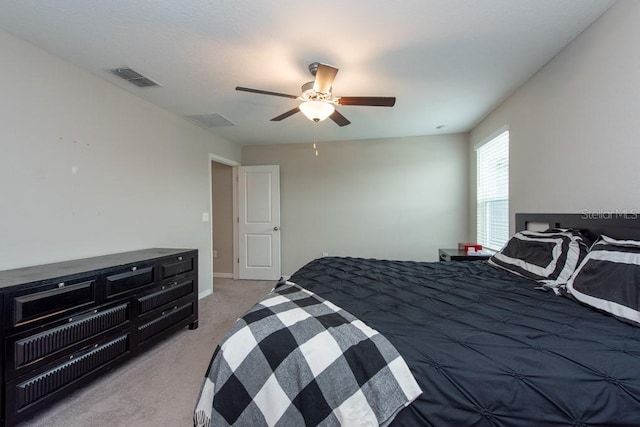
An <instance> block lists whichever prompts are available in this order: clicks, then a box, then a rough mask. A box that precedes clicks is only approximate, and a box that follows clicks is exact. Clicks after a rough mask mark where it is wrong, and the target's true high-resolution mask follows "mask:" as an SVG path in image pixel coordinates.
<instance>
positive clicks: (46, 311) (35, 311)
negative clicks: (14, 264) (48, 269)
mask: <svg viewBox="0 0 640 427" xmlns="http://www.w3.org/2000/svg"><path fill="white" fill-rule="evenodd" d="M27 292H28V293H27ZM95 296H96V282H95V280H86V281H76V283H73V282H72V283H68V282H52V283H48V284H46V285H42V286H38V287H37V288H36V289H31V290H29V291H19V292H17V293H13V294H11V293H10V294H8V295H7V296H6V297H5V298H6V299H7V303H6V305H5V307H7V309H8V310H7V313H6V315H5V316H6V317H5V320H6V324H5V327H16V326H22V325H25V324H28V323H32V322H36V321H39V320H40V321H42V320H49V319H54V318H58V317H62V316H67V315H68V313H70V312H76V311H78V310H81V309H82V308H84V307H86V306H89V305H91V304H94V303H95Z"/></svg>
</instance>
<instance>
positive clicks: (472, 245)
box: [458, 243, 482, 253]
mask: <svg viewBox="0 0 640 427" xmlns="http://www.w3.org/2000/svg"><path fill="white" fill-rule="evenodd" d="M471 248H473V250H474V252H480V251H481V250H482V245H479V244H477V243H458V249H459V250H461V251H462V252H464V253H467V252H469V249H471Z"/></svg>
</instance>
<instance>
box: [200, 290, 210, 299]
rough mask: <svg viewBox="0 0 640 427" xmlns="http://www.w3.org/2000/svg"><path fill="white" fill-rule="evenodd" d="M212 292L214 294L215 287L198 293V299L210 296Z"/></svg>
mask: <svg viewBox="0 0 640 427" xmlns="http://www.w3.org/2000/svg"><path fill="white" fill-rule="evenodd" d="M211 294H213V289H207V290H206V291H202V292H200V293H198V299H202V298H205V297H208V296H209V295H211Z"/></svg>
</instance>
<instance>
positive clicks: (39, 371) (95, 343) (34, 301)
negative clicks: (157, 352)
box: [0, 249, 198, 426]
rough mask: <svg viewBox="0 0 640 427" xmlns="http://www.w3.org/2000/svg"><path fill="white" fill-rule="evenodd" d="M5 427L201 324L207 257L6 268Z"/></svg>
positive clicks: (1, 291)
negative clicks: (201, 262) (201, 272)
mask: <svg viewBox="0 0 640 427" xmlns="http://www.w3.org/2000/svg"><path fill="white" fill-rule="evenodd" d="M0 307H1V309H2V312H1V313H0V322H1V328H0V338H1V342H2V352H0V366H1V367H2V370H1V371H0V378H1V383H2V388H1V389H0V405H1V407H0V408H1V415H0V417H1V421H0V425H1V426H5V425H6V426H12V425H14V424H16V423H17V422H19V421H22V420H24V419H26V418H28V417H29V416H30V415H31V414H33V413H34V412H36V411H38V410H39V409H41V408H43V407H44V406H47V405H48V404H50V403H51V402H53V401H55V400H57V399H59V398H61V397H63V396H64V395H66V394H68V393H69V392H70V391H72V390H75V389H76V388H78V387H81V386H82V385H84V384H85V383H87V382H88V381H90V380H91V379H93V378H95V377H97V376H98V375H100V374H102V373H104V372H105V371H107V370H109V369H111V368H112V367H114V366H116V365H117V364H119V363H122V362H123V361H125V360H126V359H128V358H130V357H131V356H134V355H136V354H137V353H138V352H140V351H142V350H144V349H146V348H147V347H149V346H150V345H151V344H153V343H154V342H157V341H158V340H160V339H162V338H164V337H165V336H166V335H167V334H169V333H171V332H173V331H176V330H178V329H181V328H183V327H185V326H187V325H188V326H189V328H190V329H195V328H197V327H198V251H197V250H188V249H145V250H140V251H133V252H126V253H120V254H113V255H105V256H100V257H94V258H85V259H80V260H74V261H67V262H60V263H55V264H47V265H40V266H34V267H26V268H19V269H15V270H6V271H0Z"/></svg>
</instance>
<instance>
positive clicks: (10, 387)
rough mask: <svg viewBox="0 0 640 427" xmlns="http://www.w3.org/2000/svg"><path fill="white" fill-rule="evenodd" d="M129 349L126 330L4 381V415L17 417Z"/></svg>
mask: <svg viewBox="0 0 640 427" xmlns="http://www.w3.org/2000/svg"><path fill="white" fill-rule="evenodd" d="M130 353H131V340H130V336H129V334H128V333H123V334H121V335H119V336H116V337H115V338H113V337H112V338H108V339H107V340H105V341H102V342H100V343H96V344H94V345H91V346H87V347H85V348H83V349H81V350H78V351H77V352H75V353H73V354H70V355H68V356H66V357H64V358H60V359H58V360H57V361H56V362H55V363H54V364H51V365H49V366H48V367H45V368H43V369H41V370H38V371H36V372H33V373H31V374H29V375H26V376H23V377H21V378H17V379H15V380H12V381H9V382H8V383H7V391H8V393H7V408H6V411H7V415H8V418H9V419H11V418H14V417H17V416H18V415H19V414H20V412H21V411H22V410H23V409H29V407H30V406H32V405H38V404H39V403H43V402H42V401H45V400H47V399H48V398H51V397H54V396H55V395H56V394H60V393H65V389H68V388H69V387H71V386H72V385H73V384H74V383H76V382H77V381H80V380H81V379H84V378H87V377H90V376H93V374H97V373H98V372H100V371H104V370H105V369H106V368H107V367H108V366H109V365H111V364H112V363H113V362H115V361H116V360H117V359H120V358H121V357H122V356H125V355H128V354H130Z"/></svg>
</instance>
